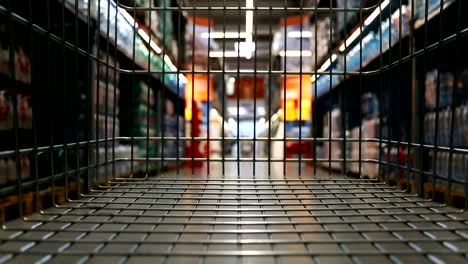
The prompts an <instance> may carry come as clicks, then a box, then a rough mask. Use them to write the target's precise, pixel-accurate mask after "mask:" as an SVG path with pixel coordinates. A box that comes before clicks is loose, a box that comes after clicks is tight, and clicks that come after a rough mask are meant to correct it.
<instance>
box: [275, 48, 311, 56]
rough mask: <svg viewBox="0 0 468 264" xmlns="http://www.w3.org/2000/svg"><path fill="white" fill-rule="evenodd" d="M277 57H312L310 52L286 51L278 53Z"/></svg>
mask: <svg viewBox="0 0 468 264" xmlns="http://www.w3.org/2000/svg"><path fill="white" fill-rule="evenodd" d="M279 55H280V56H281V57H301V56H302V57H312V51H310V50H303V51H300V50H287V51H284V50H282V51H280V52H279Z"/></svg>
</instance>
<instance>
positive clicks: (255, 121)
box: [252, 6, 270, 179]
mask: <svg viewBox="0 0 468 264" xmlns="http://www.w3.org/2000/svg"><path fill="white" fill-rule="evenodd" d="M252 12H253V15H252V16H253V17H254V19H255V18H256V15H257V6H254V10H252ZM253 26H254V33H255V40H254V45H255V49H254V58H253V59H254V60H253V65H254V67H253V68H254V71H253V76H254V77H253V79H254V80H253V90H254V92H253V93H254V102H253V103H254V105H253V108H254V109H253V110H254V113H253V114H254V118H253V125H254V126H253V142H252V143H253V148H252V149H253V160H252V162H253V164H252V174H253V178H254V179H255V164H256V163H255V158H256V153H257V141H256V139H257V49H258V41H257V40H258V37H257V36H258V26H257V23H254V25H253ZM263 101H264V102H265V99H263ZM266 116H267V118H269V116H270V114H267V115H266ZM268 129H270V128H269V127H268Z"/></svg>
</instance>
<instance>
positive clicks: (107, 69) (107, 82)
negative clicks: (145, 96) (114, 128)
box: [98, 1, 115, 182]
mask: <svg viewBox="0 0 468 264" xmlns="http://www.w3.org/2000/svg"><path fill="white" fill-rule="evenodd" d="M106 10H107V18H108V19H107V25H106V60H105V61H106V65H105V70H106V72H105V81H106V85H105V87H104V89H105V91H104V100H105V102H104V178H105V179H106V182H109V171H108V166H107V165H108V154H109V152H108V142H109V141H108V136H109V135H108V133H107V130H108V128H109V127H108V125H107V122H108V120H109V119H108V118H109V117H108V113H109V57H110V54H109V40H110V21H111V17H110V1H108V2H107V9H106ZM99 75H100V74H99V73H98V76H99ZM98 79H100V76H99V77H98ZM114 89H115V87H114Z"/></svg>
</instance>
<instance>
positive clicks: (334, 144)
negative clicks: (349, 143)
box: [323, 108, 343, 170]
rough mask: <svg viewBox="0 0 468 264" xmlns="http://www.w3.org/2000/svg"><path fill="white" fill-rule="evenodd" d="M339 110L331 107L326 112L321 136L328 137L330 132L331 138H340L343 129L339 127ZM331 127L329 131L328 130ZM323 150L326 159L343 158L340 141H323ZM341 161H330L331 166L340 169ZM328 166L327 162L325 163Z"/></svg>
mask: <svg viewBox="0 0 468 264" xmlns="http://www.w3.org/2000/svg"><path fill="white" fill-rule="evenodd" d="M341 118H342V117H341V111H340V109H337V108H335V109H333V110H332V111H331V113H326V114H325V116H324V122H323V123H324V126H323V136H324V137H325V138H328V137H329V136H330V133H331V139H336V138H342V137H343V130H342V129H341ZM330 129H331V131H330ZM323 150H324V155H325V158H326V159H329V158H331V159H341V158H343V147H342V142H341V141H336V140H332V141H331V142H329V141H327V140H326V141H325V142H324V143H323ZM341 164H342V162H331V168H332V169H336V170H340V169H341ZM325 165H326V166H328V163H326V164H325Z"/></svg>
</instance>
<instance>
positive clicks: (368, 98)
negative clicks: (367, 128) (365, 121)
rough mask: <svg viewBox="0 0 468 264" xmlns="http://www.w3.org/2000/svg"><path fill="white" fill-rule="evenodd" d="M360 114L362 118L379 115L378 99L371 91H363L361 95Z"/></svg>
mask: <svg viewBox="0 0 468 264" xmlns="http://www.w3.org/2000/svg"><path fill="white" fill-rule="evenodd" d="M361 114H362V117H363V118H371V117H376V116H378V115H379V100H378V98H377V95H375V94H373V93H365V94H363V95H362V96H361Z"/></svg>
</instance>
